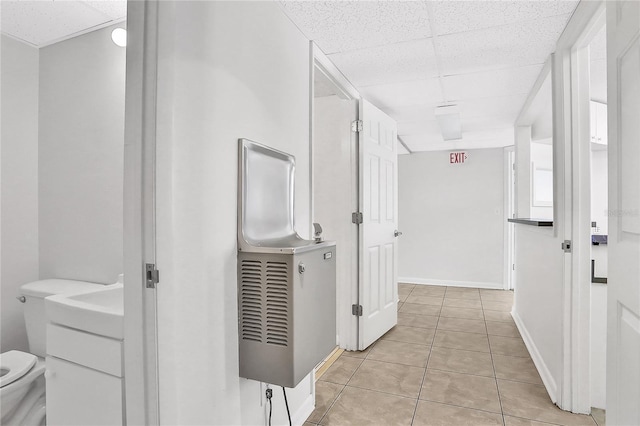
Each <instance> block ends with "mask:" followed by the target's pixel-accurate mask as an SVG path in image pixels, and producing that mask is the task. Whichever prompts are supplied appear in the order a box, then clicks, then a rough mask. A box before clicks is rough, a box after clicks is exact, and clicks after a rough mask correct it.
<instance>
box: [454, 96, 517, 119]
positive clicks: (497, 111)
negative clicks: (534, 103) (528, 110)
mask: <svg viewBox="0 0 640 426" xmlns="http://www.w3.org/2000/svg"><path fill="white" fill-rule="evenodd" d="M526 100H527V94H519V95H512V96H495V97H491V98H477V99H465V100H460V101H457V102H455V104H456V105H458V109H459V111H460V116H461V117H463V118H465V119H466V118H472V117H479V118H485V117H497V116H500V117H510V118H511V119H512V121H511V122H512V123H513V122H515V119H516V118H517V117H518V114H519V113H520V110H521V109H522V106H523V105H524V103H525V101H526Z"/></svg>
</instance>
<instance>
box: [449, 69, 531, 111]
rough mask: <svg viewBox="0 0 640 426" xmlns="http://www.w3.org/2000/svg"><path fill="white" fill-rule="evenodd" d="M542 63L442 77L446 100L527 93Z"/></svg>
mask: <svg viewBox="0 0 640 426" xmlns="http://www.w3.org/2000/svg"><path fill="white" fill-rule="evenodd" d="M542 68H543V65H542V64H540V65H529V66H526V67H519V68H508V69H501V70H494V71H485V72H479V73H473V74H460V75H453V76H446V77H443V84H444V92H445V93H444V95H445V98H446V99H447V100H448V101H452V102H453V103H455V100H457V99H473V98H490V97H496V96H509V95H517V94H528V93H529V92H530V91H531V88H532V87H533V84H534V83H535V81H536V79H537V78H538V75H539V74H540V71H541V70H542Z"/></svg>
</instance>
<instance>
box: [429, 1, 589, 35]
mask: <svg viewBox="0 0 640 426" xmlns="http://www.w3.org/2000/svg"><path fill="white" fill-rule="evenodd" d="M430 4H431V5H432V18H433V20H434V22H435V27H436V31H437V34H438V35H443V34H454V33H461V32H465V31H473V30H480V29H484V28H491V27H499V26H501V25H508V24H515V23H519V22H527V21H533V20H537V19H539V18H548V17H553V16H557V15H566V14H571V13H573V11H574V9H575V8H576V6H577V5H578V2H577V1H574V0H569V1H544V0H543V1H526V0H525V1H446V0H445V1H434V2H430Z"/></svg>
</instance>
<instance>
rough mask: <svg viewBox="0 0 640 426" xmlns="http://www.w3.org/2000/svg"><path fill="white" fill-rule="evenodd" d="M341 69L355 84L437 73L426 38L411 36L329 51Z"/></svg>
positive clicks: (394, 80)
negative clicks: (377, 43) (404, 38)
mask: <svg viewBox="0 0 640 426" xmlns="http://www.w3.org/2000/svg"><path fill="white" fill-rule="evenodd" d="M331 60H332V61H333V63H334V64H336V66H337V67H338V68H340V70H341V71H342V72H343V73H345V74H348V75H351V76H353V78H352V79H351V83H353V84H355V85H358V86H370V85H374V84H384V83H397V82H403V81H411V80H421V79H424V78H426V77H437V76H438V67H437V66H436V57H435V52H434V50H433V43H431V40H429V39H422V40H413V41H406V42H400V43H395V44H387V45H383V46H376V47H371V48H368V49H360V50H354V51H350V52H344V53H336V54H334V55H331Z"/></svg>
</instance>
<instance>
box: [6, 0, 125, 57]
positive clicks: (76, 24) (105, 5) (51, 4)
mask: <svg viewBox="0 0 640 426" xmlns="http://www.w3.org/2000/svg"><path fill="white" fill-rule="evenodd" d="M0 8H1V9H2V10H1V21H0V22H1V28H2V33H4V34H7V35H9V36H11V37H13V38H16V39H18V40H21V41H23V42H25V43H27V44H30V45H32V46H35V47H44V46H47V45H49V44H52V43H56V42H59V41H62V40H66V39H68V38H71V37H75V36H77V35H80V34H84V33H86V32H88V31H93V30H96V29H99V28H103V27H105V26H107V25H111V24H114V23H117V22H121V21H123V20H124V19H125V18H126V15H127V3H126V1H120V0H113V1H111V0H105V1H53V0H38V1H16V0H2V2H1V3H0Z"/></svg>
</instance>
